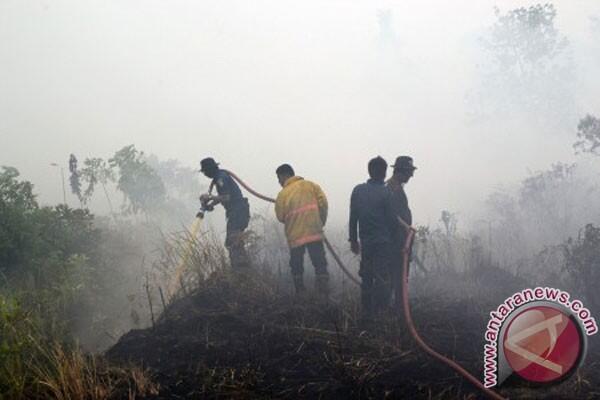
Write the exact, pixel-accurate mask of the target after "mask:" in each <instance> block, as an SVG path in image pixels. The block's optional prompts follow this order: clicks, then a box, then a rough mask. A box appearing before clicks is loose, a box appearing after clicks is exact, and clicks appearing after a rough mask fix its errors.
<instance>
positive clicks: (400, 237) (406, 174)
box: [387, 156, 417, 307]
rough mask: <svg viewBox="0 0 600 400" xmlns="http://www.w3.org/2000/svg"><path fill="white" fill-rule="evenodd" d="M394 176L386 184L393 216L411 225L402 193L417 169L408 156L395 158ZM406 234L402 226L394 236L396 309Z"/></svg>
mask: <svg viewBox="0 0 600 400" xmlns="http://www.w3.org/2000/svg"><path fill="white" fill-rule="evenodd" d="M392 168H393V169H394V174H393V175H392V177H391V178H390V179H389V180H388V182H387V187H388V188H389V189H390V192H391V193H392V204H393V210H394V215H395V216H397V217H400V218H401V219H402V220H403V221H404V222H406V223H407V224H408V225H412V213H411V211H410V208H409V207H408V198H407V197H406V193H405V192H404V185H405V184H406V183H407V182H408V181H409V180H410V178H412V176H413V174H414V172H415V170H416V169H417V167H415V166H414V165H413V159H412V158H411V157H408V156H400V157H397V158H396V162H395V163H394V165H392ZM407 235H408V232H407V231H406V229H405V228H404V226H402V227H400V229H398V231H397V232H396V235H395V236H394V245H393V249H392V251H393V264H392V287H393V292H394V302H395V304H396V306H397V307H401V304H402V260H403V257H402V249H403V248H404V242H405V241H406V237H407Z"/></svg>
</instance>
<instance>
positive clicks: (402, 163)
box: [392, 156, 417, 170]
mask: <svg viewBox="0 0 600 400" xmlns="http://www.w3.org/2000/svg"><path fill="white" fill-rule="evenodd" d="M392 168H394V169H396V170H398V169H409V170H415V169H417V167H415V166H414V165H413V159H412V157H409V156H400V157H398V158H396V162H395V163H394V165H392Z"/></svg>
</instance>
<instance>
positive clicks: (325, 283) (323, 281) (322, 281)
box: [315, 274, 329, 299]
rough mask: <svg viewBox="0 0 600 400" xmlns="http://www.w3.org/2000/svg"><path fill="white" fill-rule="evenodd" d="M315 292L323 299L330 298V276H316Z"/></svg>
mask: <svg viewBox="0 0 600 400" xmlns="http://www.w3.org/2000/svg"><path fill="white" fill-rule="evenodd" d="M315 291H316V292H317V295H318V296H319V297H321V298H323V299H327V298H329V275H328V274H317V275H315Z"/></svg>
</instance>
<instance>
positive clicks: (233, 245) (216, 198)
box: [200, 157, 250, 270]
mask: <svg viewBox="0 0 600 400" xmlns="http://www.w3.org/2000/svg"><path fill="white" fill-rule="evenodd" d="M200 172H202V173H203V174H204V175H205V176H206V177H208V178H210V179H212V182H211V187H216V189H217V195H212V194H203V195H202V196H200V202H202V203H203V204H209V205H210V206H211V207H212V206H214V205H216V204H221V205H223V207H224V208H225V217H226V218H227V236H226V238H225V247H226V248H227V251H228V252H229V259H230V261H231V267H232V268H233V269H234V270H239V269H243V268H245V267H248V266H249V264H250V262H249V259H248V254H247V253H246V248H245V246H244V230H245V229H246V228H247V227H248V223H249V222H250V206H249V204H248V199H247V198H245V197H243V196H242V191H241V190H240V187H239V186H238V184H237V183H235V181H234V180H233V178H232V177H231V176H230V175H229V174H228V173H227V172H225V171H223V170H221V169H220V168H219V164H218V163H217V162H216V161H215V160H214V159H213V158H211V157H208V158H205V159H203V160H202V161H200Z"/></svg>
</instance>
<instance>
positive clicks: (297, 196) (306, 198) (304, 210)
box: [275, 164, 329, 296]
mask: <svg viewBox="0 0 600 400" xmlns="http://www.w3.org/2000/svg"><path fill="white" fill-rule="evenodd" d="M276 174H277V179H278V180H279V184H280V185H281V187H282V189H281V191H280V192H279V194H278V195H277V199H276V201H275V214H276V216H277V219H278V220H279V221H280V222H282V223H283V224H284V225H285V235H286V238H287V241H288V245H289V247H290V267H291V269H292V276H293V279H294V287H295V289H296V293H298V294H299V293H302V292H304V291H305V287H304V279H303V274H304V252H305V251H306V250H308V254H309V256H310V260H311V261H312V264H313V266H314V267H315V289H316V291H317V292H318V293H319V294H321V295H324V296H327V293H328V290H329V274H328V272H327V260H326V258H325V248H324V246H323V226H324V225H325V222H326V221H327V198H326V197H325V193H323V190H321V188H320V187H319V185H317V184H316V183H313V182H310V181H308V180H306V179H304V178H302V177H300V176H296V174H295V172H294V169H293V168H292V167H291V166H290V165H289V164H283V165H281V166H279V167H278V168H277V170H276Z"/></svg>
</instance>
